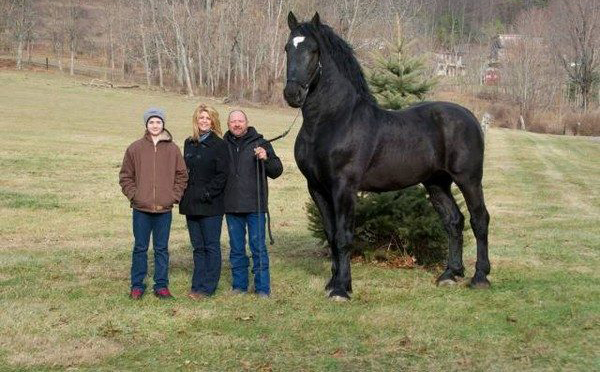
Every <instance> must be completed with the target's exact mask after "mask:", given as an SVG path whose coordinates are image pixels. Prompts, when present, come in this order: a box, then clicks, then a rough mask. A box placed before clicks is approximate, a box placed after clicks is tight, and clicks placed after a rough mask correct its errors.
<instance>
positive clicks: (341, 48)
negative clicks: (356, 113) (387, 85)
mask: <svg viewBox="0 0 600 372" xmlns="http://www.w3.org/2000/svg"><path fill="white" fill-rule="evenodd" d="M299 27H300V29H301V30H302V31H307V32H308V33H310V34H311V35H313V36H314V37H315V39H316V40H320V41H321V42H322V44H324V45H323V46H324V47H325V48H326V50H327V52H328V53H329V55H330V56H331V59H332V60H333V62H334V63H335V65H336V67H337V68H338V70H339V71H340V73H341V74H342V75H343V76H344V77H345V78H346V79H348V80H349V81H350V83H351V84H352V86H353V87H354V88H355V89H356V92H357V93H358V94H359V95H360V96H361V97H363V98H364V99H366V100H367V101H370V102H373V103H376V100H375V97H373V95H372V94H371V92H370V90H369V85H368V84H367V81H366V80H365V75H364V73H363V71H362V68H361V67H360V64H359V63H358V60H357V59H356V57H355V56H354V50H353V49H352V47H351V46H350V45H348V43H346V41H344V39H342V38H341V37H339V36H338V35H337V34H336V33H335V32H334V31H333V29H332V28H331V27H329V26H327V25H324V24H319V28H318V29H317V27H316V26H315V25H314V24H312V23H310V22H307V23H302V24H300V25H299ZM321 42H320V43H319V44H321Z"/></svg>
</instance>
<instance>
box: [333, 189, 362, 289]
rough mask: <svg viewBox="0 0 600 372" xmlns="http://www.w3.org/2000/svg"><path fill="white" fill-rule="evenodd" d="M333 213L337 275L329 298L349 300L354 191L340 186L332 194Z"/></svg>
mask: <svg viewBox="0 0 600 372" xmlns="http://www.w3.org/2000/svg"><path fill="white" fill-rule="evenodd" d="M332 202H333V213H334V229H335V230H334V231H335V233H334V237H333V241H334V242H333V247H334V248H333V249H336V250H337V253H338V256H337V275H334V277H333V278H332V279H333V283H332V284H333V285H332V288H331V289H332V290H331V293H330V294H329V296H330V297H332V298H334V299H349V298H350V295H349V293H351V292H352V276H351V273H350V254H351V253H352V239H353V234H354V231H353V229H354V204H355V203H356V191H355V190H354V188H352V187H349V186H347V185H343V184H340V185H338V186H337V187H335V188H334V190H333V193H332Z"/></svg>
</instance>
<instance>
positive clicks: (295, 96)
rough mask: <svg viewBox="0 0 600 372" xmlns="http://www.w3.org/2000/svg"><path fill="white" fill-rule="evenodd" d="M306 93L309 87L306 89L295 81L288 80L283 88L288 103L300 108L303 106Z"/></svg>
mask: <svg viewBox="0 0 600 372" xmlns="http://www.w3.org/2000/svg"><path fill="white" fill-rule="evenodd" d="M306 93H308V89H304V88H303V87H302V86H301V85H300V84H298V83H296V82H295V81H288V82H287V84H286V85H285V89H284V90H283V97H284V98H285V100H286V102H287V103H288V105H290V106H292V107H294V108H298V107H302V105H303V104H304V100H305V99H306Z"/></svg>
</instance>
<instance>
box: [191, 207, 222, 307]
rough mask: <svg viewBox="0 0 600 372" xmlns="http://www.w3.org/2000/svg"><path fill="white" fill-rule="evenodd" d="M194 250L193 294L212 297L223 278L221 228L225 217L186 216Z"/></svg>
mask: <svg viewBox="0 0 600 372" xmlns="http://www.w3.org/2000/svg"><path fill="white" fill-rule="evenodd" d="M186 220H187V228H188V231H189V233H190V241H191V242H192V247H193V248H194V253H193V255H194V273H193V275H192V292H199V293H202V294H205V295H209V296H210V295H212V294H213V293H215V290H216V289H217V285H218V284H219V278H220V277H221V226H222V224H223V215H218V216H186Z"/></svg>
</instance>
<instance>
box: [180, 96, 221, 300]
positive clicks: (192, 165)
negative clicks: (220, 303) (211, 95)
mask: <svg viewBox="0 0 600 372" xmlns="http://www.w3.org/2000/svg"><path fill="white" fill-rule="evenodd" d="M222 136H223V134H222V131H221V123H220V122H219V114H218V112H217V111H216V110H215V109H214V108H212V107H210V106H207V105H204V104H200V105H199V106H198V107H197V108H196V110H195V111H194V115H193V116H192V136H191V137H189V138H188V139H186V140H185V145H184V150H183V157H184V159H185V164H186V166H187V170H188V174H189V181H188V186H187V189H186V190H185V193H184V194H183V198H182V199H181V202H180V203H179V213H181V214H184V215H185V216H186V220H187V227H188V231H189V234H190V241H191V243H192V247H193V257H194V272H193V275H192V288H191V291H190V294H189V297H190V298H192V299H195V300H199V299H202V298H204V297H208V296H212V295H213V294H214V293H215V290H216V289H217V285H218V284H219V278H220V276H221V243H220V240H221V224H222V222H223V213H224V211H225V209H224V204H223V191H224V190H225V184H226V182H227V174H228V172H229V161H228V160H229V155H228V153H227V145H226V144H225V142H224V141H223V140H222V139H221V137H222Z"/></svg>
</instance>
